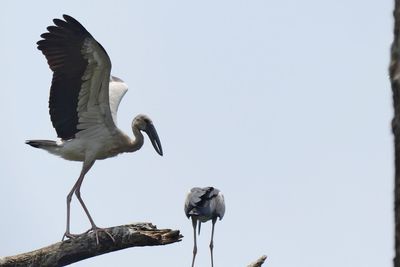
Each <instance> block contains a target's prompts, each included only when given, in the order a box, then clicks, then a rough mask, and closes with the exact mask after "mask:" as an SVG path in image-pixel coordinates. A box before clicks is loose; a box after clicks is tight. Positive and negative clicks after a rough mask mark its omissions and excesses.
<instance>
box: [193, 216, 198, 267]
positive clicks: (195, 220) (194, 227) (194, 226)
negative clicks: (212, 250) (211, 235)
mask: <svg viewBox="0 0 400 267" xmlns="http://www.w3.org/2000/svg"><path fill="white" fill-rule="evenodd" d="M192 225H193V237H194V246H193V259H192V267H194V259H195V258H196V254H197V239H196V238H197V236H196V226H197V219H195V218H193V217H192Z"/></svg>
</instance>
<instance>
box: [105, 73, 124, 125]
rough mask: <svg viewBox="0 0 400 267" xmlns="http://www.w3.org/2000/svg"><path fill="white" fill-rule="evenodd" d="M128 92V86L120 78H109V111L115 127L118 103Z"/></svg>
mask: <svg viewBox="0 0 400 267" xmlns="http://www.w3.org/2000/svg"><path fill="white" fill-rule="evenodd" d="M127 91H128V86H127V85H126V83H124V81H123V80H121V79H120V78H117V77H114V76H111V79H110V94H109V97H110V110H111V115H112V119H113V121H114V124H115V125H117V112H118V107H119V103H121V100H122V98H123V97H124V95H125V94H126V92H127Z"/></svg>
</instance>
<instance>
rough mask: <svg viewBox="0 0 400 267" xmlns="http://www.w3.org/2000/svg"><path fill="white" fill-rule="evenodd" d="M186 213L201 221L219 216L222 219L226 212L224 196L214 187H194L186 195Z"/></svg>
mask: <svg viewBox="0 0 400 267" xmlns="http://www.w3.org/2000/svg"><path fill="white" fill-rule="evenodd" d="M185 214H186V216H187V217H188V218H189V217H192V218H195V219H197V220H199V221H200V222H207V221H209V220H211V219H214V218H217V217H218V218H219V219H220V220H221V219H222V218H223V217H224V214H225V203H224V196H223V195H222V193H221V192H220V191H219V190H218V189H216V188H213V187H204V188H200V187H194V188H192V189H191V190H190V192H189V193H188V195H187V197H186V201H185Z"/></svg>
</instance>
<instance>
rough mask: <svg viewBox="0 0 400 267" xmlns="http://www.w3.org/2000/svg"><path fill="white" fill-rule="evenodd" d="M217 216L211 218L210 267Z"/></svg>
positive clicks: (212, 258)
mask: <svg viewBox="0 0 400 267" xmlns="http://www.w3.org/2000/svg"><path fill="white" fill-rule="evenodd" d="M216 221H217V218H214V219H213V220H212V229H211V241H210V253H211V267H214V255H213V248H214V241H213V240H214V227H215V222H216Z"/></svg>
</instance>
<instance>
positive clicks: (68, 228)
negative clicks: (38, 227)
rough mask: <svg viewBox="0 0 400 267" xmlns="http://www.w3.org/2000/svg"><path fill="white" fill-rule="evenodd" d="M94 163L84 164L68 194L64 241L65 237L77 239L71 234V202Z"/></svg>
mask: <svg viewBox="0 0 400 267" xmlns="http://www.w3.org/2000/svg"><path fill="white" fill-rule="evenodd" d="M93 164H94V161H92V162H89V163H86V162H84V163H83V166H82V171H81V174H80V175H79V178H78V180H77V181H76V182H75V184H74V186H73V187H72V189H71V191H70V192H69V193H68V195H67V228H66V230H65V234H64V236H63V238H62V240H64V238H65V237H69V238H74V237H76V235H73V234H71V233H70V218H71V217H70V216H71V215H70V214H71V200H72V195H73V194H74V192H75V190H76V188H77V187H78V186H79V185H80V184H82V181H83V178H84V177H85V174H86V173H87V172H88V171H89V170H90V168H91V167H92V166H93Z"/></svg>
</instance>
